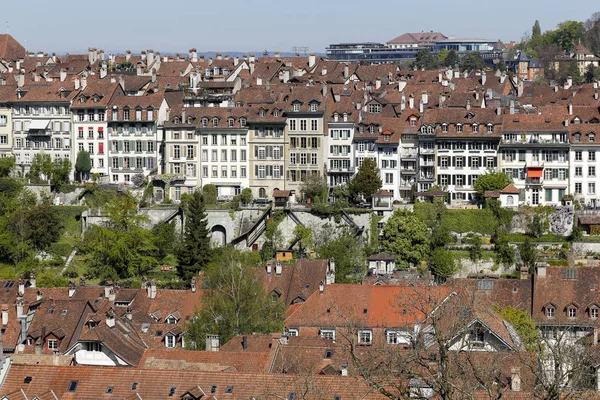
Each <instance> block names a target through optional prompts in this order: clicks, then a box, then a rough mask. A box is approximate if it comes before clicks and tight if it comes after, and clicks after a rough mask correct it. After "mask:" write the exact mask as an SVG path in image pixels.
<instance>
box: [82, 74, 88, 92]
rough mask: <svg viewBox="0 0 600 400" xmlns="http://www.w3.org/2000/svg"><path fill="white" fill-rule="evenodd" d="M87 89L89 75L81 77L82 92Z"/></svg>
mask: <svg viewBox="0 0 600 400" xmlns="http://www.w3.org/2000/svg"><path fill="white" fill-rule="evenodd" d="M86 87H87V75H86V74H83V75H81V90H83V89H85V88H86Z"/></svg>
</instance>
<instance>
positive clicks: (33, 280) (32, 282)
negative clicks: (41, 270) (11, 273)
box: [29, 269, 36, 288]
mask: <svg viewBox="0 0 600 400" xmlns="http://www.w3.org/2000/svg"><path fill="white" fill-rule="evenodd" d="M35 277H36V273H35V269H32V270H31V272H30V273H29V286H30V287H32V288H35V287H36V278H35Z"/></svg>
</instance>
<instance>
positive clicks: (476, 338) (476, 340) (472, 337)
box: [469, 328, 485, 346]
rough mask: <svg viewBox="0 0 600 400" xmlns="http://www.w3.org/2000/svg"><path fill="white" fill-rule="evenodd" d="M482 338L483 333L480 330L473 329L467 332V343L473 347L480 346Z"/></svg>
mask: <svg viewBox="0 0 600 400" xmlns="http://www.w3.org/2000/svg"><path fill="white" fill-rule="evenodd" d="M484 337H485V333H484V332H483V330H482V329H477V328H476V329H473V330H472V331H471V332H469V343H470V344H471V345H475V346H482V345H483V340H484Z"/></svg>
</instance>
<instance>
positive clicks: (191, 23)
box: [0, 0, 600, 55]
mask: <svg viewBox="0 0 600 400" xmlns="http://www.w3.org/2000/svg"><path fill="white" fill-rule="evenodd" d="M2 3H3V4H2V7H1V8H0V19H1V20H2V21H1V22H2V24H3V26H2V29H0V31H1V32H2V33H5V32H6V23H5V22H4V21H6V20H7V21H8V25H9V29H10V30H9V32H10V34H11V35H12V36H14V37H15V38H16V39H17V40H18V41H19V42H21V44H23V45H24V46H26V47H27V49H28V50H31V51H35V52H37V51H44V52H47V53H52V52H56V53H57V54H64V53H66V52H69V53H78V52H79V53H82V52H86V51H87V49H88V47H96V48H98V49H105V50H106V51H107V53H111V52H117V51H120V52H123V51H124V50H131V51H132V52H134V53H139V51H141V50H147V49H154V50H155V51H159V52H162V53H177V52H179V53H187V51H188V49H189V48H191V47H195V48H197V49H198V52H199V53H201V52H203V51H205V52H208V51H221V52H227V51H230V52H233V51H239V52H256V53H257V55H260V54H262V52H264V51H265V50H268V51H269V52H274V51H281V52H289V51H292V47H294V46H299V47H308V48H309V51H310V52H317V53H324V52H325V48H326V47H327V45H328V44H330V43H341V42H366V41H373V42H381V43H385V42H386V41H388V40H391V39H393V38H394V37H396V36H398V35H401V34H403V33H405V32H422V31H430V30H433V31H439V32H442V33H443V34H445V35H446V36H454V37H462V38H467V37H468V38H483V39H490V40H498V39H500V40H502V41H505V42H508V41H510V40H515V41H520V39H521V37H522V36H523V34H524V33H525V32H526V31H531V27H532V25H533V23H534V21H535V20H536V19H538V20H539V21H540V24H541V27H542V31H544V30H548V29H554V28H555V27H556V24H558V23H559V22H561V21H565V20H570V19H571V20H577V21H585V20H586V19H588V18H589V17H590V16H591V15H592V14H593V13H594V12H597V11H600V2H598V1H597V0H578V1H577V2H574V3H571V4H572V5H575V4H576V5H577V7H569V3H566V2H564V1H558V0H543V1H542V0H529V1H523V2H509V3H507V2H499V1H490V0H454V1H451V0H445V1H442V0H426V1H424V0H421V1H411V2H404V1H402V0H377V1H357V0H345V1H340V0H302V1H298V2H295V3H294V2H289V1H286V2H282V1H272V0H227V1H218V0H201V1H187V0H186V1H178V0H171V1H164V0H163V1H158V0H145V1H138V0H129V1H127V0H120V1H115V0H104V1H101V2H93V1H77V2H75V1H72V0H62V1H55V2H47V1H44V2H42V1H41V0H30V1H28V2H25V3H24V2H18V1H8V0H3V1H2Z"/></svg>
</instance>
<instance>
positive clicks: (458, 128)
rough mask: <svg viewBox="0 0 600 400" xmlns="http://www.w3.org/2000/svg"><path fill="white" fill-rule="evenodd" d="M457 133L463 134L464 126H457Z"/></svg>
mask: <svg viewBox="0 0 600 400" xmlns="http://www.w3.org/2000/svg"><path fill="white" fill-rule="evenodd" d="M456 133H462V124H456Z"/></svg>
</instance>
